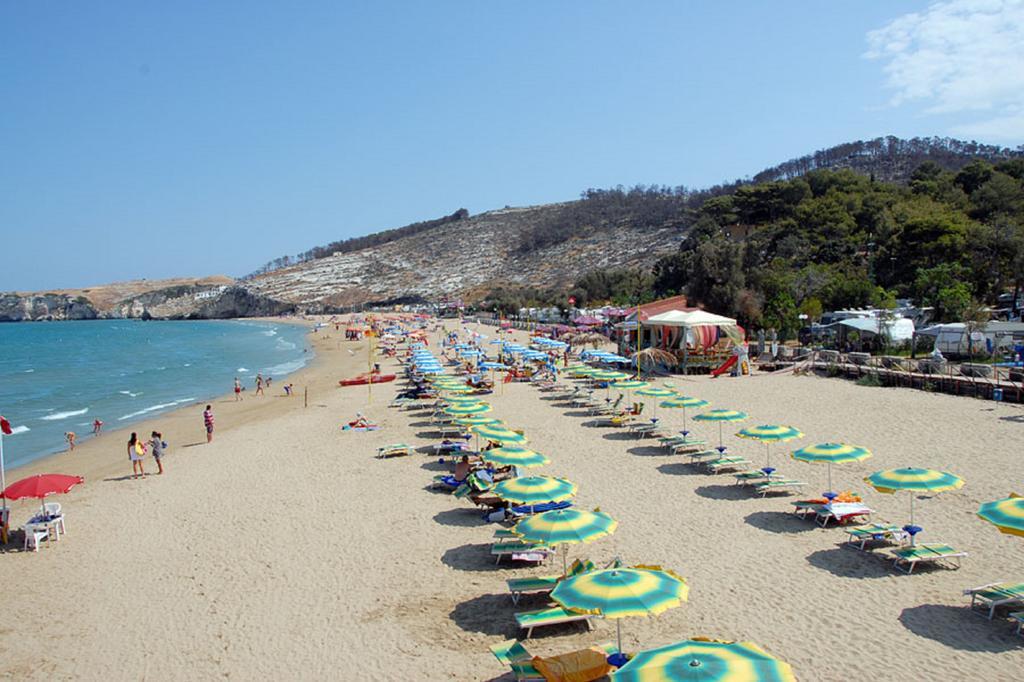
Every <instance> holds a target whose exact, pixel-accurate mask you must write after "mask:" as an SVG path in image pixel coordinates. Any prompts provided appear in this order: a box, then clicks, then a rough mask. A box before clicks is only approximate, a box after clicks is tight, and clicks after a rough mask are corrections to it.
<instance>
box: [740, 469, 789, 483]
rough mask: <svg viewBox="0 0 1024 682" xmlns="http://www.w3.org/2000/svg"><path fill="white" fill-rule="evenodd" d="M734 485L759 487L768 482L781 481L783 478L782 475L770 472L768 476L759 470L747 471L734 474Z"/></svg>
mask: <svg viewBox="0 0 1024 682" xmlns="http://www.w3.org/2000/svg"><path fill="white" fill-rule="evenodd" d="M735 477H736V485H761V484H762V483H767V482H768V481H782V480H784V479H785V477H784V476H783V475H782V474H776V473H774V472H772V474H771V475H770V476H769V475H768V474H766V473H764V472H763V471H761V470H760V469H751V470H749V471H740V472H738V473H736V474H735Z"/></svg>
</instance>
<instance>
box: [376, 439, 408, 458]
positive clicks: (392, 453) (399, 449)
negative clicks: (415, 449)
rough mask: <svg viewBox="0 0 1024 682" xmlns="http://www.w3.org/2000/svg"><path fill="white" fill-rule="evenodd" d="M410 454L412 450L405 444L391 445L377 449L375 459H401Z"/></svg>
mask: <svg viewBox="0 0 1024 682" xmlns="http://www.w3.org/2000/svg"><path fill="white" fill-rule="evenodd" d="M409 454H412V448H410V447H409V446H408V445H406V444H405V443H393V444H391V445H385V446H383V447H379V448H377V457H378V458H384V457H401V456H403V455H409Z"/></svg>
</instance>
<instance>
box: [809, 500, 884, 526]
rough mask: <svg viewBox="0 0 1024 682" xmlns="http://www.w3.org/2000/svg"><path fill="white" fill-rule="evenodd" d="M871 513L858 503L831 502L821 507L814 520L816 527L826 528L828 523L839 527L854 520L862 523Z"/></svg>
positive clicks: (870, 510)
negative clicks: (832, 522)
mask: <svg viewBox="0 0 1024 682" xmlns="http://www.w3.org/2000/svg"><path fill="white" fill-rule="evenodd" d="M873 513H874V512H873V510H872V509H870V508H869V507H868V506H867V505H864V504H861V503H860V502H832V503H830V504H825V505H822V507H821V509H819V510H818V511H817V512H816V513H815V515H814V518H815V520H816V521H817V523H818V525H819V526H821V527H822V528H824V527H826V526H828V522H829V521H835V522H836V523H837V524H839V525H840V526H842V525H844V524H846V523H849V522H850V521H853V520H855V519H860V522H861V523H864V522H865V521H867V520H868V517H870V516H871V514H873Z"/></svg>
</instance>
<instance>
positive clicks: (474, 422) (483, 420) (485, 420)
mask: <svg viewBox="0 0 1024 682" xmlns="http://www.w3.org/2000/svg"><path fill="white" fill-rule="evenodd" d="M455 423H456V424H458V425H459V426H482V425H488V426H497V425H498V424H501V420H500V419H497V418H495V417H459V418H458V419H456V420H455Z"/></svg>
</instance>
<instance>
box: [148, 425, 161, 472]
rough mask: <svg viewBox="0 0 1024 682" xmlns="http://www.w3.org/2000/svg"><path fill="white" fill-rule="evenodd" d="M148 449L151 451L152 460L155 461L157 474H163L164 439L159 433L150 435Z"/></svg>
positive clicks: (155, 432)
mask: <svg viewBox="0 0 1024 682" xmlns="http://www.w3.org/2000/svg"><path fill="white" fill-rule="evenodd" d="M149 447H150V449H151V450H152V451H153V459H155V460H156V468H157V472H156V473H158V474H162V473H164V462H163V456H164V437H163V434H161V433H160V432H159V431H154V432H153V433H151V434H150V441H149Z"/></svg>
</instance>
